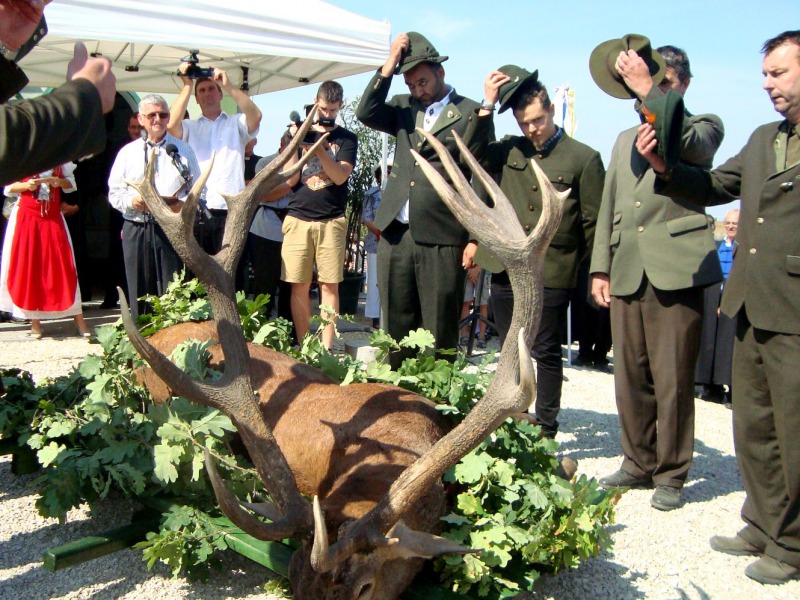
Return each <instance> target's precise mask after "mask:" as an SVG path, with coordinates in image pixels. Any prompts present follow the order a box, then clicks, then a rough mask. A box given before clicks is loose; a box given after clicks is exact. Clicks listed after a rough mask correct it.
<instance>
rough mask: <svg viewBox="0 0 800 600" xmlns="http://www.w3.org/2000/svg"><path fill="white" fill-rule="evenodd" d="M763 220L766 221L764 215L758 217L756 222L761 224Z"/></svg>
mask: <svg viewBox="0 0 800 600" xmlns="http://www.w3.org/2000/svg"><path fill="white" fill-rule="evenodd" d="M763 222H764V217H758V219H756V223H758V224H759V225H761V224H762V223H763Z"/></svg>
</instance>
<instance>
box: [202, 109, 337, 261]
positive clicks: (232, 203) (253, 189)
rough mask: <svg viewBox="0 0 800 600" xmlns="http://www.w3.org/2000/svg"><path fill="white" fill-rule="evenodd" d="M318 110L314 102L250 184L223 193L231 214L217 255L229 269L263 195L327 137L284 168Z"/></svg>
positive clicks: (292, 171) (300, 165)
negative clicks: (240, 189)
mask: <svg viewBox="0 0 800 600" xmlns="http://www.w3.org/2000/svg"><path fill="white" fill-rule="evenodd" d="M316 111H317V106H316V104H315V105H314V108H313V109H312V110H311V111H310V112H309V116H308V117H307V118H306V120H305V121H304V122H303V124H302V125H301V126H300V128H299V129H298V130H297V132H296V133H295V135H294V137H293V138H292V141H291V142H290V143H289V145H288V146H287V147H286V148H285V149H284V151H283V152H281V153H280V154H279V155H278V156H276V157H275V159H274V160H273V161H272V162H270V163H269V164H268V165H267V166H266V167H264V168H263V169H261V171H259V172H258V173H257V174H256V176H255V177H254V178H253V180H252V181H251V182H250V183H249V184H248V185H247V187H245V188H244V189H243V190H242V191H241V192H239V193H238V194H234V195H228V194H223V197H224V198H225V202H226V203H227V205H228V217H227V220H226V223H225V232H224V233H223V236H222V248H221V250H220V251H219V252H218V253H217V255H216V257H215V258H216V260H217V261H218V262H219V263H220V264H221V265H222V266H223V268H224V269H225V271H226V272H227V273H231V274H232V273H233V272H234V270H235V269H236V264H237V263H238V262H239V258H240V257H241V255H242V251H243V250H244V245H245V242H246V239H247V237H246V236H242V235H241V232H242V231H246V230H248V229H249V228H250V222H251V221H252V220H253V215H254V214H255V212H256V209H257V208H258V204H259V201H260V200H261V198H263V197H264V196H266V195H267V194H268V193H269V192H271V191H272V190H273V189H275V187H277V186H278V185H280V184H281V183H283V182H285V181H286V180H287V179H289V178H290V177H291V176H292V175H294V174H295V173H296V172H297V171H298V170H299V169H302V168H303V165H304V164H305V163H306V162H307V161H308V160H310V159H311V157H312V156H313V155H314V152H315V151H316V149H317V148H318V147H319V146H320V145H321V144H322V142H323V141H324V139H326V138H327V136H328V134H325V135H324V136H321V137H320V139H319V140H317V142H316V143H315V144H314V145H313V146H311V148H309V149H308V151H307V152H305V153H304V154H303V156H301V157H300V159H299V160H298V161H297V163H296V164H294V165H292V166H291V167H290V168H289V169H287V170H286V171H281V169H282V168H283V166H284V165H285V164H286V163H287V162H289V159H290V158H291V157H292V155H293V154H294V153H296V151H297V149H298V148H299V147H300V143H301V141H302V139H303V137H304V136H305V134H306V132H307V131H308V130H309V128H310V127H311V124H312V121H313V120H314V115H315V114H316Z"/></svg>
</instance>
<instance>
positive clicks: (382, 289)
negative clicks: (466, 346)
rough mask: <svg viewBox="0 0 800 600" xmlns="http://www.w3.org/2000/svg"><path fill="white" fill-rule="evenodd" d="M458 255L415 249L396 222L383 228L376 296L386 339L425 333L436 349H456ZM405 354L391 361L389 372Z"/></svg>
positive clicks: (457, 250) (460, 283) (460, 290)
mask: <svg viewBox="0 0 800 600" xmlns="http://www.w3.org/2000/svg"><path fill="white" fill-rule="evenodd" d="M462 252H463V248H461V247H460V246H439V245H427V244H417V243H416V242H415V241H414V240H413V239H412V237H411V233H410V232H409V229H408V226H407V225H402V224H400V223H398V222H397V221H394V222H393V223H392V224H391V225H390V226H389V227H387V228H386V230H385V231H384V232H383V233H382V235H381V239H380V242H379V243H378V292H379V295H380V298H381V309H382V310H383V314H384V317H385V319H386V330H387V332H388V333H389V335H391V336H392V337H393V338H395V339H396V340H401V339H402V338H404V337H405V336H406V335H407V334H408V332H409V331H411V330H415V329H417V328H419V327H424V328H425V329H427V330H429V331H430V332H431V333H433V335H434V337H435V338H436V348H437V349H438V348H455V347H456V346H457V345H458V319H459V315H460V314H461V303H462V300H463V298H464V280H465V278H466V273H465V271H464V269H463V268H462V266H461V255H462ZM408 354H409V353H408V352H397V353H393V354H392V355H390V357H389V361H390V364H391V365H392V368H394V369H396V368H397V367H399V366H400V364H401V363H402V362H403V359H404V358H405V357H406V356H408ZM443 357H444V358H449V359H450V360H452V356H451V355H444V356H443Z"/></svg>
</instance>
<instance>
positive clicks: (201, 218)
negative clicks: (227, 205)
mask: <svg viewBox="0 0 800 600" xmlns="http://www.w3.org/2000/svg"><path fill="white" fill-rule="evenodd" d="M227 218H228V211H227V210H216V209H208V214H198V215H197V218H196V219H195V222H194V237H195V239H196V240H197V243H198V244H200V247H201V248H202V249H203V250H205V251H206V253H208V254H210V255H212V256H213V255H214V254H216V253H217V252H219V251H220V249H221V248H222V236H223V234H224V233H225V221H226V220H227Z"/></svg>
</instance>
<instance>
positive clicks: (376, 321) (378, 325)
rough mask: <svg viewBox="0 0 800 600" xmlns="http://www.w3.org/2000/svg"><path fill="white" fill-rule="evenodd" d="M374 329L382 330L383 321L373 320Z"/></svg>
mask: <svg viewBox="0 0 800 600" xmlns="http://www.w3.org/2000/svg"><path fill="white" fill-rule="evenodd" d="M372 328H373V329H380V328H381V320H380V319H372Z"/></svg>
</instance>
